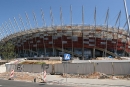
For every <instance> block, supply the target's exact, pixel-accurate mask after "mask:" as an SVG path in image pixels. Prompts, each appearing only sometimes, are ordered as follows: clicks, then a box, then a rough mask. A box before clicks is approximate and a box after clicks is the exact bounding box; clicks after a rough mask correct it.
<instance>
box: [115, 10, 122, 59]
mask: <svg viewBox="0 0 130 87" xmlns="http://www.w3.org/2000/svg"><path fill="white" fill-rule="evenodd" d="M120 16H121V11H120V12H119V15H118V18H117V20H116V24H117V22H118V20H119V26H120ZM116 24H115V25H116ZM119 26H118V31H117V40H116V57H117V56H118V54H117V49H118V48H117V46H118V34H119Z"/></svg>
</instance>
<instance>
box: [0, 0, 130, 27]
mask: <svg viewBox="0 0 130 87" xmlns="http://www.w3.org/2000/svg"><path fill="white" fill-rule="evenodd" d="M126 2H127V8H128V12H129V14H130V5H129V4H130V0H126ZM70 5H72V12H73V13H72V16H73V24H81V23H82V6H84V21H85V24H91V25H92V24H94V9H95V7H96V8H97V21H96V22H97V24H98V25H103V24H104V20H105V15H106V12H107V9H108V8H109V10H110V11H109V23H108V24H109V25H111V26H113V25H114V24H115V21H116V19H117V16H118V14H119V11H120V10H121V19H120V23H121V24H120V27H122V26H124V23H125V21H126V16H125V9H124V3H123V0H0V26H2V23H3V24H4V23H5V22H7V23H8V20H9V18H10V19H11V21H12V23H14V17H15V18H16V20H17V22H18V24H19V25H20V21H19V14H20V15H21V17H22V19H23V21H24V23H25V24H26V22H27V21H26V17H25V12H27V14H28V16H29V19H30V21H31V24H32V27H36V26H35V22H34V21H33V13H32V12H34V13H35V14H36V18H37V21H38V26H39V27H42V26H43V24H42V19H41V12H40V10H41V8H42V9H43V12H44V16H45V21H46V24H47V25H48V26H50V25H51V19H50V6H51V8H52V12H53V17H54V25H60V7H62V14H63V24H70V23H71V22H70ZM25 26H26V25H25ZM26 27H28V28H29V26H26Z"/></svg>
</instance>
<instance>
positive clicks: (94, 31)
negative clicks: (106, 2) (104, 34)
mask: <svg viewBox="0 0 130 87" xmlns="http://www.w3.org/2000/svg"><path fill="white" fill-rule="evenodd" d="M94 24H95V25H94V30H93V38H94V48H93V58H94V59H95V47H96V7H95V11H94Z"/></svg>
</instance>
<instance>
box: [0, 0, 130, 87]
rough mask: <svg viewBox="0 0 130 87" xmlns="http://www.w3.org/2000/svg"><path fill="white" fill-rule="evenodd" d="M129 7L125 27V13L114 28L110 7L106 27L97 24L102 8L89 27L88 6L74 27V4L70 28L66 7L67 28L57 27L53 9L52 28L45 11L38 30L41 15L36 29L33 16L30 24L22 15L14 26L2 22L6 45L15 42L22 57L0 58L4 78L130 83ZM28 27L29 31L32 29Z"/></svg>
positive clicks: (0, 41)
mask: <svg viewBox="0 0 130 87" xmlns="http://www.w3.org/2000/svg"><path fill="white" fill-rule="evenodd" d="M124 3H125V4H124V5H125V11H126V23H125V24H124V26H120V18H121V11H120V12H119V13H118V15H117V17H116V20H114V21H115V25H111V26H110V25H109V24H108V21H109V9H107V11H106V14H105V19H104V23H103V24H102V25H97V21H96V18H97V16H96V15H97V13H96V12H97V9H96V7H95V9H94V14H93V15H94V18H93V21H94V24H85V22H84V7H83V6H82V11H81V12H82V13H81V14H82V16H81V18H82V22H81V24H73V23H72V21H73V20H72V19H73V16H72V7H71V6H70V21H71V23H70V24H68V25H64V24H63V17H62V8H61V7H60V23H61V25H54V18H53V13H52V9H51V7H50V19H51V26H46V22H45V20H44V14H43V11H42V9H41V19H42V22H43V27H38V22H37V18H36V15H35V13H33V18H32V19H33V20H34V23H35V24H34V25H36V27H34V28H33V27H32V26H31V25H32V24H31V23H30V18H29V16H28V14H27V13H25V17H26V18H25V19H26V21H25V22H24V21H23V20H22V17H21V16H19V19H18V20H17V19H15V18H14V21H13V22H12V21H11V20H10V19H9V23H5V24H2V27H1V28H0V29H1V30H0V35H1V37H0V46H6V44H8V42H10V43H12V44H13V45H14V50H13V51H14V53H15V55H16V56H15V57H14V58H6V59H7V60H4V56H3V55H2V53H1V54H0V79H4V80H16V81H26V82H35V83H41V82H46V83H48V84H52V83H54V84H60V85H61V84H63V83H65V82H66V83H67V79H69V80H68V82H70V83H71V79H72V80H73V81H75V80H74V79H76V80H77V79H84V81H83V82H84V84H85V81H87V80H88V79H90V80H94V79H100V80H101V79H103V80H104V79H105V80H121V81H126V83H128V81H129V80H130V68H129V67H130V21H129V19H130V17H129V15H128V12H127V8H126V2H125V0H124ZM13 23H14V24H13ZM25 24H27V25H28V27H29V28H26V25H25ZM3 25H4V26H3ZM21 27H23V29H22V28H21ZM4 29H5V30H6V32H5V31H4ZM52 77H54V78H52ZM62 80H63V81H62ZM70 83H69V85H70ZM77 83H78V82H77ZM90 83H91V82H90ZM124 83H125V82H124ZM106 84H107V83H106ZM85 85H86V84H85ZM85 85H84V86H85ZM84 86H83V87H84ZM78 87H80V86H78Z"/></svg>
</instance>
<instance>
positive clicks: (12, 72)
mask: <svg viewBox="0 0 130 87" xmlns="http://www.w3.org/2000/svg"><path fill="white" fill-rule="evenodd" d="M13 78H14V70H11V73H10V78H9V80H12V79H13Z"/></svg>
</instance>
